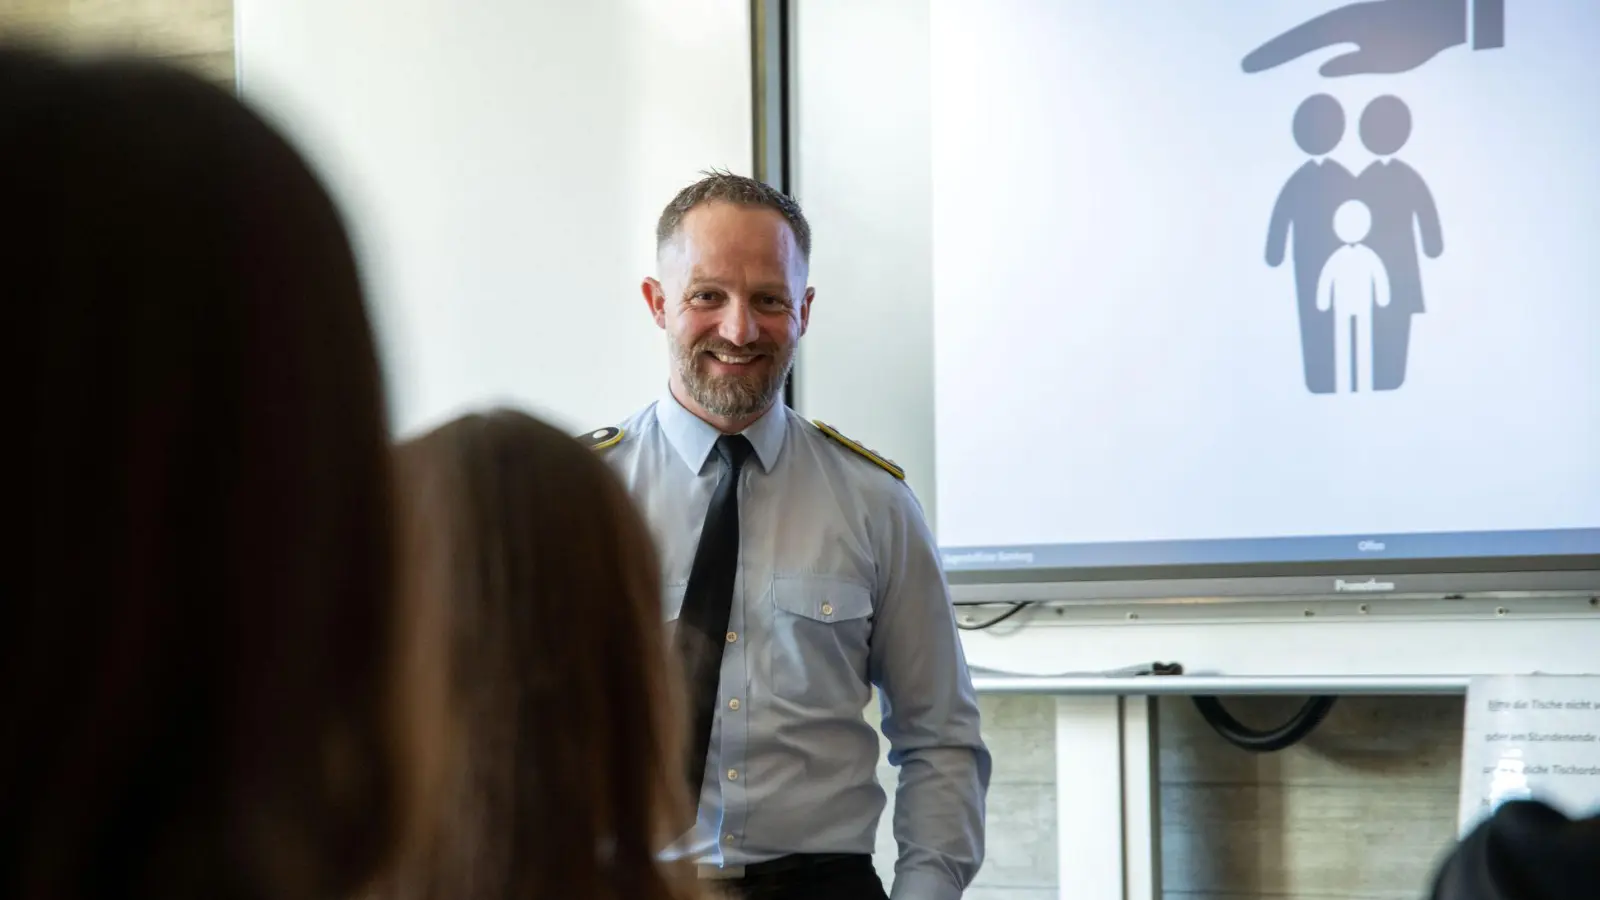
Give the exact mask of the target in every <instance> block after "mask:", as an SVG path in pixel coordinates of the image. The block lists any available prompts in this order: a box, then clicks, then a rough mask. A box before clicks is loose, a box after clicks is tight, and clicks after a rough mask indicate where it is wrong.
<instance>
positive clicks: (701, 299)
mask: <svg viewBox="0 0 1600 900" xmlns="http://www.w3.org/2000/svg"><path fill="white" fill-rule="evenodd" d="M693 299H694V302H696V303H713V302H715V301H716V299H717V295H716V293H715V292H713V291H696V292H695V294H694V297H693Z"/></svg>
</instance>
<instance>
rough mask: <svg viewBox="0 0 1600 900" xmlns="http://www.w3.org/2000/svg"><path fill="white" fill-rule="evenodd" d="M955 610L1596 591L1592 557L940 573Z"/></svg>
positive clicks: (1597, 559) (1598, 568)
mask: <svg viewBox="0 0 1600 900" xmlns="http://www.w3.org/2000/svg"><path fill="white" fill-rule="evenodd" d="M946 578H947V580H948V581H949V584H950V591H951V595H952V597H953V598H954V600H955V602H956V604H957V605H973V604H987V603H1015V602H1060V601H1065V602H1080V603H1081V602H1095V601H1125V600H1179V599H1184V598H1196V597H1208V598H1209V597H1218V598H1238V599H1245V598H1253V599H1279V600H1285V601H1293V600H1303V599H1307V598H1318V597H1322V598H1338V599H1344V600H1349V599H1354V598H1360V597H1383V598H1393V597H1431V598H1437V599H1460V598H1464V597H1469V596H1478V597H1488V596H1506V595H1528V596H1531V595H1552V594H1566V593H1579V594H1593V593H1600V556H1593V555H1584V556H1551V557H1479V558H1475V559H1450V560H1398V559H1396V560H1374V561H1370V562H1345V561H1340V562H1332V563H1318V562H1310V563H1290V564H1272V565H1270V566H1269V565H1249V564H1240V565H1215V566H1164V567H1149V568H1140V569H1135V568H1102V569H1089V568H1084V569H1064V570H1063V569H1055V570H1051V569H975V570H963V571H951V572H948V573H947V574H946Z"/></svg>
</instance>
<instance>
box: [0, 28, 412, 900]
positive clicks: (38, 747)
mask: <svg viewBox="0 0 1600 900" xmlns="http://www.w3.org/2000/svg"><path fill="white" fill-rule="evenodd" d="M0 209H3V210H4V211H5V215H6V217H7V218H8V219H9V220H10V221H11V223H12V226H13V227H12V228H11V229H9V231H8V233H7V235H6V239H5V240H4V241H0V272H3V273H4V275H3V277H4V279H5V286H4V293H5V309H6V315H7V321H6V326H5V328H4V329H3V333H4V335H5V338H4V344H3V351H0V352H3V355H4V356H5V357H6V358H7V359H10V360H15V361H16V362H18V363H19V367H20V368H21V369H22V370H23V371H25V372H27V373H28V375H29V376H30V377H29V378H28V379H27V380H25V381H23V382H22V383H20V384H19V385H16V386H15V387H16V388H17V389H16V390H14V391H13V392H12V394H11V395H10V397H9V400H10V409H9V410H8V414H9V418H10V419H11V428H12V430H13V431H12V433H13V435H14V438H13V440H14V441H15V442H16V443H17V444H20V446H21V449H22V453H21V460H20V462H19V463H18V464H17V466H16V468H15V469H14V470H13V476H14V477H13V482H14V484H15V485H16V489H15V491H14V492H13V502H12V504H11V505H10V507H9V512H10V514H11V515H12V517H13V519H14V520H16V521H18V522H20V523H21V524H22V527H23V529H24V534H25V537H24V538H23V539H22V546H21V551H20V552H19V553H17V554H16V555H15V556H14V557H13V558H12V559H11V561H10V562H8V563H7V564H6V565H5V566H4V567H3V568H0V571H3V574H0V597H3V598H4V599H3V600H0V710H3V715H4V716H5V722H6V725H7V730H6V737H5V739H4V740H0V895H3V896H6V897H17V898H49V900H62V898H89V897H113V896H114V897H124V898H162V900H179V898H206V900H212V898H252V900H254V898H263V900H274V898H291V897H292V898H295V900H301V898H329V900H331V898H336V897H346V896H348V895H349V894H350V893H351V892H352V891H354V890H357V889H358V888H360V886H361V885H362V884H363V883H365V882H367V881H368V880H369V879H370V878H371V877H372V876H373V875H374V873H375V872H376V871H377V870H378V869H379V867H380V866H381V865H382V864H383V863H384V861H385V860H386V858H387V857H388V855H389V854H390V853H391V851H392V849H393V847H394V845H395V842H396V839H397V837H398V836H399V833H400V831H399V829H400V826H401V823H402V818H401V815H400V813H401V805H402V800H403V798H404V797H406V796H407V794H406V793H405V791H403V789H402V784H403V780H402V779H403V775H404V771H405V768H404V766H405V762H406V761H405V759H404V758H403V757H402V756H401V755H400V751H399V750H398V749H397V744H396V742H397V741H398V740H400V734H401V733H402V729H403V727H404V726H403V724H402V723H401V721H400V719H399V718H398V717H397V714H396V711H397V709H398V708H399V704H398V703H397V702H396V700H397V697H396V696H395V695H394V693H393V691H394V687H395V684H396V678H395V669H394V665H395V662H396V660H395V653H394V652H393V651H394V648H395V643H396V640H397V638H398V635H397V625H398V624H399V618H398V617H397V616H396V614H395V602H394V597H393V591H392V588H393V573H392V565H393V556H394V554H393V546H392V534H391V530H392V527H393V521H392V515H391V500H390V484H389V470H388V467H387V459H388V456H387V447H386V437H385V421H384V413H383V407H382V398H381V393H380V380H379V372H378V366H377V362H376V359H375V353H374V349H373V342H372V336H371V333H370V331H369V328H368V322H367V317H366V313H365V311H364V309H363V306H362V296H361V290H360V287H359V284H358V281H357V275H356V267H355V263H354V261H353V259H352V255H351V252H350V248H349V246H348V245H347V242H346V237H345V233H344V230H343V228H342V226H341V223H340V221H339V218H338V216H337V215H336V214H335V211H334V207H333V205H332V204H331V203H330V201H329V198H328V197H327V195H326V194H325V193H324V191H323V189H322V188H321V187H320V186H319V184H318V182H317V180H316V179H315V178H314V177H313V176H312V174H311V173H310V172H309V171H308V170H307V168H306V166H305V165H304V164H303V163H302V161H301V160H300V158H299V157H298V156H297V155H296V154H295V153H294V151H293V150H291V149H290V148H289V146H288V145H287V144H285V143H284V141H283V140H281V139H280V138H279V137H278V136H277V135H276V134H275V133H274V132H273V131H272V130H271V129H269V128H268V127H267V126H266V125H264V124H263V123H262V122H261V121H260V120H259V119H258V118H256V117H255V116H254V115H252V114H251V113H249V112H248V111H246V110H245V108H244V107H243V106H242V105H240V104H239V103H238V102H237V101H236V100H234V99H233V98H232V97H231V96H229V95H228V94H226V93H225V92H224V91H222V90H220V89H218V88H215V87H213V86H211V85H209V84H206V83H204V82H202V81H200V80H198V79H195V78H191V77H189V76H187V75H182V74H179V73H176V72H173V71H169V70H167V69H165V68H163V67H159V66H155V65H152V64H146V63H140V62H118V61H109V60H107V61H90V62H76V63H67V62H62V61H58V60H52V59H50V58H48V57H46V56H42V55H35V54H32V53H26V52H22V51H16V50H0Z"/></svg>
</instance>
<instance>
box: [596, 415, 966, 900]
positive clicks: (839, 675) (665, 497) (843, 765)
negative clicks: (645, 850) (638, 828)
mask: <svg viewBox="0 0 1600 900" xmlns="http://www.w3.org/2000/svg"><path fill="white" fill-rule="evenodd" d="M622 429H623V436H622V440H621V442H620V443H619V444H617V445H616V446H614V447H612V448H610V449H608V450H606V451H604V452H605V457H606V460H607V461H608V462H609V463H611V464H612V466H613V467H614V468H615V470H616V471H617V472H618V474H620V475H621V476H622V478H623V480H624V481H625V482H626V483H627V485H628V488H629V490H630V491H631V492H632V494H633V497H634V499H635V501H636V502H637V504H638V505H639V508H640V509H641V511H642V512H643V513H644V515H645V517H646V518H647V519H648V521H649V523H650V527H651V530H652V532H653V533H654V535H655V539H656V543H657V546H658V547H659V549H660V553H661V558H662V566H663V570H664V571H663V576H664V585H665V616H666V618H667V619H668V620H673V619H676V618H677V617H678V611H679V608H680V606H681V605H682V603H683V591H684V586H685V585H686V583H687V582H688V580H689V568H690V565H691V564H692V563H693V561H694V554H695V548H696V546H697V545H698V543H699V540H700V528H701V525H702V524H703V522H704V519H705V514H706V509H707V507H708V506H709V505H710V503H711V493H712V491H713V489H714V488H715V487H716V483H717V479H718V478H719V477H721V474H722V470H723V467H724V463H723V462H722V460H721V458H720V457H718V456H717V454H716V453H715V452H714V446H713V445H714V444H715V443H716V440H717V437H718V436H719V435H718V432H717V431H716V430H715V429H714V428H712V427H711V426H710V425H708V424H706V423H705V422H703V421H701V420H700V419H699V418H697V417H695V416H694V415H693V414H691V413H690V412H688V411H687V410H685V409H684V408H683V406H681V405H680V404H679V403H678V402H677V401H676V400H675V399H673V398H672V397H671V395H670V394H668V395H667V396H665V397H663V398H662V399H661V400H660V401H658V402H656V403H655V404H652V405H651V406H649V407H647V408H646V409H644V410H643V411H641V412H639V413H638V414H636V415H634V416H633V417H632V418H630V419H629V420H627V421H626V422H624V423H622ZM744 435H745V437H746V438H748V439H749V441H750V443H751V444H752V445H753V446H754V448H755V454H754V458H753V459H752V460H751V463H754V464H746V465H745V467H744V470H743V472H741V473H740V485H739V570H738V575H737V577H736V579H735V582H734V597H733V609H732V613H731V615H730V617H729V620H728V636H727V641H728V643H727V645H726V646H725V647H724V651H723V652H724V655H723V660H722V678H721V692H720V694H719V697H718V702H717V716H716V720H715V723H714V724H713V727H712V733H711V748H710V752H709V754H708V756H707V761H706V774H705V780H704V788H703V790H702V793H701V795H700V809H699V820H698V824H697V825H696V827H695V829H694V831H693V833H692V834H691V835H689V836H688V838H687V843H686V846H687V849H688V852H689V854H690V855H692V856H694V857H697V858H698V859H699V861H700V862H701V863H706V864H712V865H730V866H734V865H748V864H750V863H755V862H761V861H764V860H769V859H773V858H776V857H779V856H784V855H786V854H790V853H871V852H872V851H873V847H874V845H875V844H876V835H877V828H878V819H879V817H880V816H881V815H882V814H883V807H884V792H883V789H882V788H881V787H879V785H878V782H877V777H876V767H877V761H878V735H877V732H876V731H875V730H874V729H873V728H872V726H871V725H869V724H867V722H866V721H865V719H864V718H863V716H862V711H863V710H864V709H865V708H866V704H867V703H868V701H869V699H870V696H871V693H870V690H871V689H870V686H871V685H877V687H878V688H879V691H880V693H881V696H882V702H883V706H882V708H883V733H884V735H885V736H886V737H887V738H888V739H889V749H890V752H889V761H890V762H891V763H892V764H894V765H896V766H898V767H899V769H900V784H899V789H898V792H897V793H896V795H895V821H894V831H895V837H896V839H897V841H898V843H899V846H900V858H899V860H898V862H897V865H896V877H895V883H894V890H893V894H892V896H893V898H895V900H912V898H915V900H944V898H952V900H953V898H958V897H960V896H961V892H962V890H963V889H964V888H965V887H966V886H967V884H968V883H970V882H971V880H972V878H973V876H974V875H975V874H976V873H977V871H978V866H979V864H980V863H981V862H982V860H983V815H984V794H985V792H986V791H987V789H988V784H989V769H990V758H989V752H988V750H987V749H986V748H985V747H984V745H983V741H982V739H981V738H980V737H979V735H978V704H977V698H976V696H975V694H974V693H973V689H972V679H971V676H970V675H969V674H968V672H967V664H966V658H965V656H964V655H963V653H962V650H961V642H960V639H959V636H958V634H957V631H956V627H955V617H954V611H953V609H952V608H951V605H950V596H949V592H948V590H947V588H946V586H945V581H944V575H943V572H942V571H941V569H940V567H939V560H938V555H937V553H936V551H935V548H934V546H933V539H932V535H931V534H930V532H929V530H928V526H927V523H926V522H925V520H924V519H923V515H922V509H921V506H920V505H919V504H918V503H917V500H916V498H915V496H913V494H912V493H911V490H910V488H909V487H907V486H906V484H905V482H903V481H902V480H900V479H899V478H897V477H895V476H894V475H891V474H890V473H889V472H887V471H885V470H883V469H882V468H879V467H878V466H877V465H876V464H875V463H873V462H871V461H870V460H868V459H866V458H865V457H863V456H861V455H859V454H857V453H855V452H854V451H852V450H849V449H847V448H845V447H844V446H843V445H841V444H839V443H838V442H836V441H834V440H833V439H831V438H829V437H828V436H826V435H825V434H823V433H822V432H821V431H820V430H819V429H817V427H816V426H814V425H812V424H811V423H809V422H807V421H805V420H804V419H802V418H800V416H799V415H797V414H796V413H794V412H793V411H792V410H790V409H788V408H787V407H786V406H784V405H782V404H778V405H776V406H775V407H774V408H773V409H772V410H771V411H770V412H768V413H767V414H766V415H765V416H763V417H762V418H761V419H760V420H759V421H757V422H756V423H755V424H753V425H751V426H750V428H749V429H747V430H746V431H745V432H744Z"/></svg>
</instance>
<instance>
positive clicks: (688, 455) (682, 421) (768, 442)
mask: <svg viewBox="0 0 1600 900" xmlns="http://www.w3.org/2000/svg"><path fill="white" fill-rule="evenodd" d="M656 421H657V422H659V423H660V425H661V431H662V433H664V434H665V435H666V436H667V442H668V443H670V444H672V448H673V449H674V450H676V451H678V456H679V457H680V458H682V459H683V461H684V463H685V464H686V465H687V466H688V467H689V469H690V470H691V471H692V472H694V473H695V474H696V475H698V474H700V470H701V469H703V468H705V464H706V460H707V459H709V458H710V457H711V452H712V450H713V449H715V448H716V444H717V438H719V437H721V436H722V433H721V432H719V431H717V429H715V428H713V427H711V425H709V424H708V423H706V421H705V420H703V419H701V418H700V417H699V416H696V415H695V414H694V413H692V412H689V411H688V410H687V409H684V408H683V404H681V403H679V402H678V398H676V397H674V396H672V391H671V390H667V391H666V392H664V393H663V394H662V397H661V399H660V400H659V401H657V402H656ZM788 425H789V414H788V409H787V407H785V406H784V405H783V403H782V402H781V401H780V402H776V403H773V404H772V408H771V409H769V410H767V411H766V412H765V413H762V415H761V418H759V419H757V420H755V421H754V422H752V423H751V424H750V427H749V428H746V429H745V430H744V431H743V432H741V433H742V434H743V435H744V436H745V438H746V439H747V440H749V441H750V446H752V447H754V448H755V451H756V459H757V460H758V461H759V462H760V463H761V468H762V470H763V471H766V472H771V471H772V467H773V466H775V465H777V463H778V453H779V451H781V450H782V449H783V437H784V434H785V432H786V431H787V430H788Z"/></svg>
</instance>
